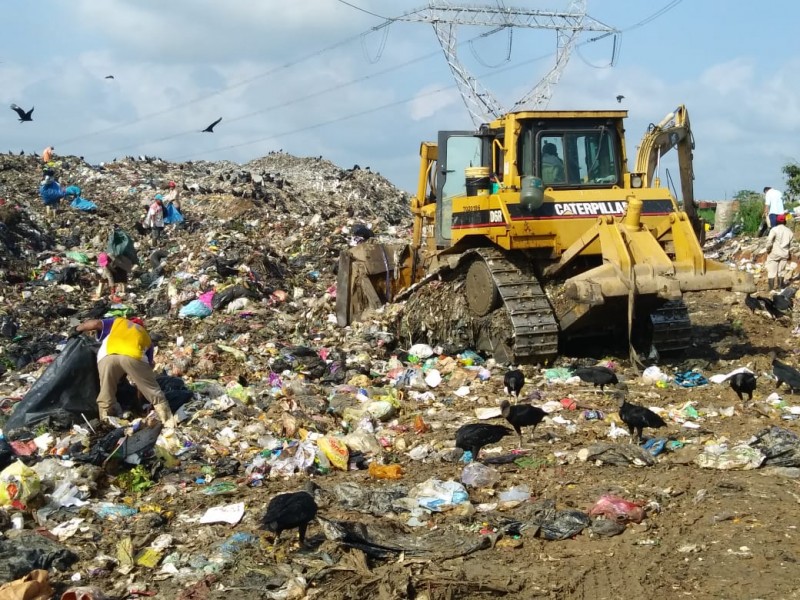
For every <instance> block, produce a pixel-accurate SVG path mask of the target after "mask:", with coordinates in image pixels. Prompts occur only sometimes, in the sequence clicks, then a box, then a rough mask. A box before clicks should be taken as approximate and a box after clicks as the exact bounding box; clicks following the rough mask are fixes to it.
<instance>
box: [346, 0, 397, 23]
mask: <svg viewBox="0 0 800 600" xmlns="http://www.w3.org/2000/svg"><path fill="white" fill-rule="evenodd" d="M337 2H341V3H342V4H345V5H347V6H349V7H350V8H355V9H356V10H360V11H361V12H363V13H366V14H368V15H372V16H373V17H378V18H379V19H383V20H385V21H391V20H392V18H391V17H382V16H381V15H378V14H375V13H374V12H370V11H368V10H367V9H366V8H361V7H360V6H356V5H355V4H350V3H349V2H345V0H337Z"/></svg>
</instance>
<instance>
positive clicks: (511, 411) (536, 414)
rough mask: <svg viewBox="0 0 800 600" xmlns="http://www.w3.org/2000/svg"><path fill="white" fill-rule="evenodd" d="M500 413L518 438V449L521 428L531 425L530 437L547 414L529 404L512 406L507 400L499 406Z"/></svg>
mask: <svg viewBox="0 0 800 600" xmlns="http://www.w3.org/2000/svg"><path fill="white" fill-rule="evenodd" d="M500 411H501V414H502V415H503V417H505V420H506V421H508V422H509V423H510V424H511V426H512V427H513V428H514V431H516V432H517V435H518V436H519V444H518V446H517V447H518V448H519V447H521V446H522V428H523V427H529V426H531V425H532V426H533V431H532V432H531V435H533V432H535V431H536V426H537V425H538V424H539V423H541V422H542V419H544V417H545V415H546V414H547V413H546V412H544V411H543V410H542V409H541V408H539V407H538V406H532V405H530V404H514V405H513V406H512V404H511V403H510V402H509V401H508V400H503V402H502V404H500Z"/></svg>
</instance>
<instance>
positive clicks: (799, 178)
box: [781, 162, 800, 202]
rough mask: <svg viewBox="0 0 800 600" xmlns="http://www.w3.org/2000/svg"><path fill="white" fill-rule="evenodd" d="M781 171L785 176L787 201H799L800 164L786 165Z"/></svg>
mask: <svg viewBox="0 0 800 600" xmlns="http://www.w3.org/2000/svg"><path fill="white" fill-rule="evenodd" d="M781 171H782V172H783V174H784V175H785V176H786V195H787V196H788V198H787V201H788V202H798V201H800V164H797V163H796V162H790V163H786V164H785V165H783V168H782V169H781Z"/></svg>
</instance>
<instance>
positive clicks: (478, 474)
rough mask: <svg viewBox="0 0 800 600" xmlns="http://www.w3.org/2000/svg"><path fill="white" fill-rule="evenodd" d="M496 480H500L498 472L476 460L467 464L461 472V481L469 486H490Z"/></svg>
mask: <svg viewBox="0 0 800 600" xmlns="http://www.w3.org/2000/svg"><path fill="white" fill-rule="evenodd" d="M498 481H500V473H498V472H497V470H496V469H493V468H492V467H487V466H486V465H484V464H481V463H478V462H473V463H470V464H468V465H467V466H466V467H464V470H463V471H462V472H461V483H463V484H464V485H468V486H469V487H474V488H485V487H492V486H493V485H494V484H495V483H497V482H498Z"/></svg>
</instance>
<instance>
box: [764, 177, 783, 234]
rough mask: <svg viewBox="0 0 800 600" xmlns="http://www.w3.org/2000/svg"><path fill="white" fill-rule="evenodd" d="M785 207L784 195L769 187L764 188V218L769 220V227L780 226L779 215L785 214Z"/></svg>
mask: <svg viewBox="0 0 800 600" xmlns="http://www.w3.org/2000/svg"><path fill="white" fill-rule="evenodd" d="M785 212H786V210H785V209H784V207H783V193H781V191H780V190H776V189H775V188H771V187H769V186H767V187H765V188H764V218H765V219H767V220H769V226H770V227H775V225H777V224H778V220H777V218H778V215H782V214H785Z"/></svg>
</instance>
